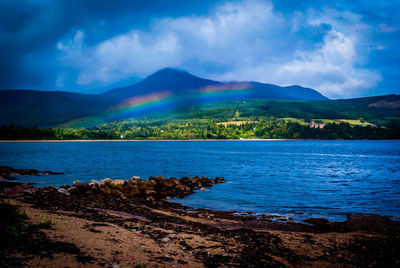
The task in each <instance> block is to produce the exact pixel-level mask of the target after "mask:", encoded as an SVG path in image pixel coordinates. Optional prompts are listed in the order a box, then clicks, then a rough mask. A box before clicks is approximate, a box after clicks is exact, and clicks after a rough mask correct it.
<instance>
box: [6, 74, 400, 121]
mask: <svg viewBox="0 0 400 268" xmlns="http://www.w3.org/2000/svg"><path fill="white" fill-rule="evenodd" d="M385 98H386V99H387V98H393V96H392V97H390V96H389V97H388V96H385ZM381 99H383V97H375V98H372V99H368V98H362V99H354V100H352V101H350V102H348V101H347V100H345V102H343V103H342V104H341V100H337V101H331V100H328V98H326V97H325V96H323V95H322V94H320V93H319V92H317V91H316V90H313V89H311V88H304V87H301V86H288V87H280V86H277V85H272V84H263V83H258V82H229V83H222V82H218V81H213V80H209V79H203V78H200V77H196V76H194V75H192V74H189V73H187V72H185V71H181V70H176V69H172V68H165V69H162V70H160V71H157V72H155V73H153V74H152V75H150V76H148V77H147V78H145V79H144V80H142V81H140V82H138V83H136V84H134V85H131V86H127V87H121V88H115V89H111V90H109V91H107V92H105V93H103V94H80V93H72V92H63V91H39V90H0V107H1V108H0V124H14V125H22V126H57V125H61V124H63V123H66V122H75V121H83V122H86V121H88V120H89V121H90V123H91V125H93V124H94V122H95V123H96V124H98V123H101V122H104V121H109V120H115V119H124V118H128V117H138V118H139V117H140V118H143V117H145V116H148V115H149V116H150V115H152V116H153V117H154V116H156V117H157V116H159V117H163V116H171V117H175V118H177V117H193V116H192V115H196V116H199V118H200V117H202V118H204V116H206V117H207V115H206V114H207V113H205V114H204V116H202V115H201V114H202V113H203V112H204V111H202V109H203V108H207V109H208V110H207V111H213V108H216V109H219V111H222V112H223V111H224V109H228V110H229V109H231V106H232V105H233V106H235V105H236V104H234V103H236V102H238V101H245V100H247V101H248V105H247V106H246V107H247V108H246V109H247V111H248V112H247V113H248V114H253V113H254V115H266V116H268V115H274V116H275V114H285V113H282V109H283V110H286V111H292V112H293V111H295V113H290V114H297V115H298V116H300V117H301V116H303V117H304V116H305V115H306V114H308V115H310V114H312V115H313V116H314V115H318V114H320V115H321V116H322V115H329V113H330V112H331V111H332V110H336V111H341V110H340V109H344V110H343V111H341V113H340V115H342V114H343V115H346V109H347V110H351V109H353V110H354V109H356V110H357V112H354V111H353V110H352V111H353V112H351V113H348V117H349V116H359V117H362V116H365V115H367V116H368V115H370V114H371V115H372V117H374V118H384V117H385V116H397V114H398V109H394V108H387V107H386V106H387V105H391V104H390V103H392V102H393V101H392V99H390V100H389V101H385V102H381V103H380V102H379V101H380V100H381ZM252 100H254V101H252ZM273 100H277V101H273ZM278 100H282V101H280V102H279V101H278ZM346 101H347V102H346ZM225 103H229V105H228V106H227V107H226V106H224V105H225ZM232 103H233V104H232ZM250 103H251V104H252V105H253V104H254V106H251V107H250ZM271 103H275V104H276V103H278V104H277V105H275V104H274V105H272V106H270V104H271ZM346 103H351V104H350V105H347V104H346ZM373 103H375V104H373ZM382 103H383V104H382ZM368 105H370V106H368ZM382 106H383V107H382ZM271 107H274V108H271ZM294 107H295V108H294ZM354 107H356V108H354ZM274 109H278V110H279V111H280V112H279V113H277V112H274V111H275V110H274ZM310 111H311V113H310ZM365 111H367V113H368V114H365ZM189 113H191V115H190V114H189ZM217 114H219V113H218V112H215V113H214V114H211V115H209V116H210V117H215V116H214V115H217ZM286 114H288V113H286ZM336 114H339V113H336ZM67 125H68V126H70V125H72V126H74V125H73V124H67ZM88 125H90V124H88Z"/></svg>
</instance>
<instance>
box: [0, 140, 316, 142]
mask: <svg viewBox="0 0 400 268" xmlns="http://www.w3.org/2000/svg"><path fill="white" fill-rule="evenodd" d="M304 140H316V139H198V140H196V139H193V140H165V139H160V140H0V142H93V141H98V142H107V141H304Z"/></svg>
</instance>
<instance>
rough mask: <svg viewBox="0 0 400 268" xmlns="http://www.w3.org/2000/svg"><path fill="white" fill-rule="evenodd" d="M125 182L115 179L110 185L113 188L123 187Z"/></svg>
mask: <svg viewBox="0 0 400 268" xmlns="http://www.w3.org/2000/svg"><path fill="white" fill-rule="evenodd" d="M124 184H125V181H123V180H114V181H111V182H110V186H111V187H113V188H121V187H122V186H123V185H124Z"/></svg>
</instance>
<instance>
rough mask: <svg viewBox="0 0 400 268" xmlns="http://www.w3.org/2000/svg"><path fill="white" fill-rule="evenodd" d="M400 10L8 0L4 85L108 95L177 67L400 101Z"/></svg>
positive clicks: (2, 21) (372, 4) (0, 44)
mask: <svg viewBox="0 0 400 268" xmlns="http://www.w3.org/2000/svg"><path fill="white" fill-rule="evenodd" d="M399 14H400V0H392V1H386V0H385V1H371V0H365V1H341V0H337V1H331V0H330V1H324V0H308V1H301V0H297V1H296V0H295V1H289V0H279V1H274V0H243V1H242V0H240V1H208V0H198V1H196V0H193V1H190V0H174V1H172V0H171V1H165V0H146V1H128V0H112V1H108V0H96V1H93V0H64V1H63V0H2V1H0V49H1V53H0V63H1V65H0V88H1V89H42V90H65V91H77V92H83V93H99V92H103V91H105V90H106V89H110V88H113V87H117V86H125V85H129V84H132V83H134V82H136V81H139V80H140V79H143V78H144V77H146V76H147V75H149V74H151V73H152V72H154V71H157V70H158V69H161V68H164V67H167V66H169V67H176V68H179V69H184V70H187V71H188V72H191V73H193V74H195V75H197V76H201V77H205V78H211V79H216V80H220V81H237V80H246V81H259V82H265V83H273V84H277V85H282V86H284V85H293V84H298V85H302V86H305V87H311V88H314V89H317V90H318V91H320V92H321V93H323V94H324V95H326V96H328V97H330V98H348V97H360V96H370V95H383V94H389V93H396V94H399V93H400V15H399Z"/></svg>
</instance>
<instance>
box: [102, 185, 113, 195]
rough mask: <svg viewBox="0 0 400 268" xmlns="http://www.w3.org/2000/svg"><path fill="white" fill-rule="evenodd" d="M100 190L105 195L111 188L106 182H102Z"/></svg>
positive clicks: (109, 192)
mask: <svg viewBox="0 0 400 268" xmlns="http://www.w3.org/2000/svg"><path fill="white" fill-rule="evenodd" d="M100 191H101V192H103V193H104V194H106V195H109V194H111V188H110V187H109V186H108V185H107V184H103V185H101V186H100Z"/></svg>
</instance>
